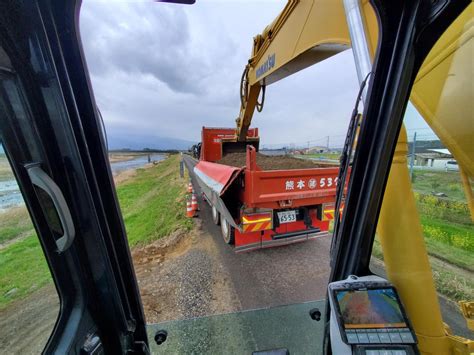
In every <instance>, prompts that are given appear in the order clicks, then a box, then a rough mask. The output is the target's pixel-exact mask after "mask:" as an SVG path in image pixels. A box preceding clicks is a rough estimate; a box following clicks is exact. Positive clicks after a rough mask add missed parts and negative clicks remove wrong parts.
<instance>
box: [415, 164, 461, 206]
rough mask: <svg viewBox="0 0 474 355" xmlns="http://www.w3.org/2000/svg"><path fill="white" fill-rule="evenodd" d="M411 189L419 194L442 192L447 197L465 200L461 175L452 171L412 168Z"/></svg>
mask: <svg viewBox="0 0 474 355" xmlns="http://www.w3.org/2000/svg"><path fill="white" fill-rule="evenodd" d="M413 189H414V190H415V191H417V192H419V193H421V194H431V193H432V192H436V193H444V194H446V196H447V199H451V200H457V201H466V196H465V195H464V190H463V187H462V183H461V177H460V176H459V173H458V172H454V171H449V172H445V171H432V170H414V171H413Z"/></svg>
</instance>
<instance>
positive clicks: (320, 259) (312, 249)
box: [184, 155, 473, 338]
mask: <svg viewBox="0 0 474 355" xmlns="http://www.w3.org/2000/svg"><path fill="white" fill-rule="evenodd" d="M184 157H185V158H184V161H185V164H186V167H187V169H188V171H190V172H191V174H190V175H191V178H192V180H193V186H194V187H195V189H196V190H197V191H198V192H200V191H199V185H198V184H197V181H196V180H195V178H194V176H193V174H192V168H193V167H194V166H195V165H196V161H195V160H194V159H192V158H190V157H189V156H186V155H185V156H184ZM199 205H200V206H202V208H201V211H200V215H199V217H200V218H201V219H202V224H203V228H204V229H205V230H206V231H207V232H208V233H209V234H210V236H211V238H212V240H213V243H214V244H215V247H216V248H217V249H218V250H219V253H220V254H221V256H222V260H224V267H225V268H226V271H227V272H228V274H229V275H230V278H231V280H232V282H233V285H234V288H235V293H236V295H237V297H238V299H239V302H240V304H241V309H242V310H246V309H256V308H267V307H273V306H278V305H288V304H294V303H301V302H306V301H314V300H320V299H323V298H325V297H326V287H327V282H328V279H329V273H330V267H329V247H330V243H331V239H330V237H326V238H319V239H316V240H311V241H307V242H303V243H298V244H293V245H288V246H282V247H276V248H271V249H262V250H256V251H251V252H248V253H244V254H236V253H235V252H234V251H233V249H232V248H231V247H230V246H228V245H226V244H225V243H224V242H223V240H222V237H221V233H220V228H219V227H218V226H216V225H214V224H213V222H212V218H211V211H210V208H209V206H208V205H207V204H206V203H205V202H203V201H202V200H200V201H199ZM377 273H379V274H380V275H381V276H383V274H384V272H383V270H377ZM440 306H441V311H442V314H443V318H444V321H445V322H446V323H447V324H449V325H450V327H451V328H452V330H453V331H454V333H455V334H458V335H461V336H464V337H470V338H472V336H473V334H472V332H470V331H468V330H467V328H466V323H465V320H464V318H463V317H462V316H461V314H460V313H459V310H458V309H457V308H456V306H454V305H453V304H452V303H451V302H448V301H446V300H445V299H444V298H441V297H440Z"/></svg>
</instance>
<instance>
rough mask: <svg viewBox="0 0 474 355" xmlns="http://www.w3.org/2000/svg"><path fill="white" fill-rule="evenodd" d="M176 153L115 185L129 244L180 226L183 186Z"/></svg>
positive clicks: (186, 226)
mask: <svg viewBox="0 0 474 355" xmlns="http://www.w3.org/2000/svg"><path fill="white" fill-rule="evenodd" d="M178 164H179V156H178V155H174V156H171V157H170V158H168V159H166V160H165V161H163V162H161V163H160V164H158V165H157V166H155V167H153V168H150V169H138V170H137V175H136V176H135V177H134V178H133V179H132V180H129V181H126V182H124V183H123V184H121V185H120V186H119V187H118V188H117V193H118V197H119V201H120V206H121V208H122V213H123V215H124V220H125V226H126V229H127V235H128V240H129V243H130V245H132V246H134V245H137V244H143V243H147V242H150V241H152V240H155V239H159V238H161V237H163V236H166V235H169V234H170V233H172V232H173V231H175V230H177V229H179V228H182V229H185V230H189V229H190V228H191V227H192V223H191V221H190V220H189V219H188V218H186V217H185V186H184V183H183V179H181V178H180V177H179V170H178Z"/></svg>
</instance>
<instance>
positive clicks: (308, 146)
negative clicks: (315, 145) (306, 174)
mask: <svg viewBox="0 0 474 355" xmlns="http://www.w3.org/2000/svg"><path fill="white" fill-rule="evenodd" d="M309 143H310V141H308V151H307V152H306V154H309Z"/></svg>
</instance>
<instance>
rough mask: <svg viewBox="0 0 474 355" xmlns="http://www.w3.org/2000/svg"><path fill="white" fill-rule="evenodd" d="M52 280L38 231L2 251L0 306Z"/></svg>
mask: <svg viewBox="0 0 474 355" xmlns="http://www.w3.org/2000/svg"><path fill="white" fill-rule="evenodd" d="M49 282H51V274H50V272H49V268H48V265H47V264H46V262H45V259H44V254H43V250H42V249H41V246H40V244H39V240H38V238H37V237H36V234H34V233H33V234H31V235H30V236H28V237H27V238H25V239H23V240H21V241H19V242H17V243H14V244H12V245H10V246H8V247H7V248H5V249H3V250H1V251H0V309H2V308H5V307H6V306H7V305H8V304H9V303H11V302H12V301H14V300H16V299H19V298H22V297H24V296H26V295H29V294H30V293H32V292H33V291H35V290H37V289H39V288H41V287H42V286H44V285H46V284H47V283H49ZM9 292H10V294H8V293H9Z"/></svg>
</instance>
